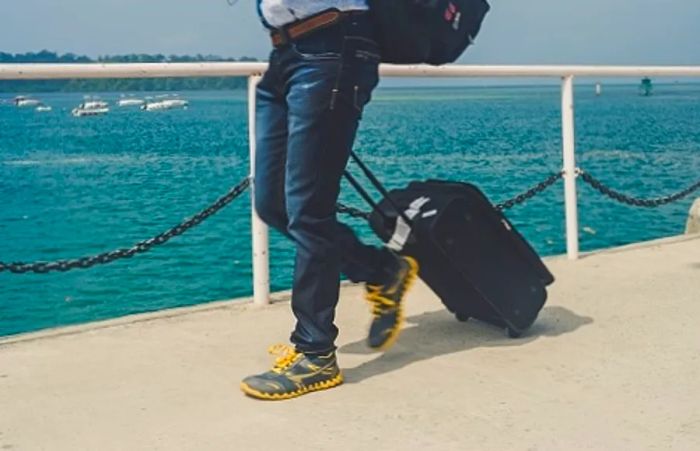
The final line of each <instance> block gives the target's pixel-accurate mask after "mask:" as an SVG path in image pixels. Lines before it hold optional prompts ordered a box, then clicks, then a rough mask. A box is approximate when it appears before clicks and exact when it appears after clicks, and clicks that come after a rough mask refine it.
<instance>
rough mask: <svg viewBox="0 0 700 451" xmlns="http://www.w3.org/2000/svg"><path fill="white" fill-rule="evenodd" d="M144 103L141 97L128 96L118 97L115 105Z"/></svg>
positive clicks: (138, 104) (139, 104)
mask: <svg viewBox="0 0 700 451" xmlns="http://www.w3.org/2000/svg"><path fill="white" fill-rule="evenodd" d="M144 103H146V101H145V100H143V99H136V98H133V97H129V98H124V99H119V101H118V102H117V105H118V106H120V107H125V106H141V105H143V104H144Z"/></svg>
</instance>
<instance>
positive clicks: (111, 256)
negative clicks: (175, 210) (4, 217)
mask: <svg viewBox="0 0 700 451" xmlns="http://www.w3.org/2000/svg"><path fill="white" fill-rule="evenodd" d="M249 186H250V178H248V177H246V178H244V179H243V180H241V182H239V183H238V185H236V186H234V187H233V188H231V190H229V192H228V193H226V194H225V195H223V196H222V197H220V198H219V199H217V201H216V202H214V203H213V204H211V205H210V206H209V207H207V208H206V209H204V210H202V211H201V212H199V213H197V214H196V215H194V216H192V217H191V218H189V219H186V220H184V221H183V222H181V223H180V224H178V225H176V226H175V227H173V228H171V229H169V230H166V231H165V232H163V233H161V234H160V235H156V236H155V237H153V238H150V239H147V240H143V241H140V242H138V243H136V244H135V245H134V246H132V247H131V248H128V249H117V250H115V251H111V252H104V253H102V254H99V255H95V256H91V257H82V258H78V259H75V260H59V261H56V262H35V263H3V262H0V272H3V271H10V272H12V273H16V274H21V273H26V272H35V273H40V274H43V273H47V272H50V271H61V272H65V271H68V270H71V269H75V268H89V267H91V266H94V265H98V264H105V263H111V262H113V261H115V260H119V259H122V258H130V257H133V256H134V255H136V254H141V253H144V252H147V251H148V250H150V249H151V248H153V247H154V246H157V245H159V244H163V243H166V242H167V241H168V240H170V239H171V238H173V237H176V236H178V235H182V234H183V233H185V232H186V231H187V230H189V229H191V228H192V227H194V226H196V225H198V224H200V223H201V222H202V221H204V220H205V219H207V218H208V217H210V216H212V215H213V214H214V213H216V212H218V211H219V210H221V209H222V208H224V207H225V206H226V205H228V204H229V203H231V201H233V200H234V199H235V198H237V197H238V196H240V195H241V194H243V193H244V192H245V190H246V189H248V187H249Z"/></svg>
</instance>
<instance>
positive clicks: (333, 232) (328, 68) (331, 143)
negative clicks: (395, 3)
mask: <svg viewBox="0 0 700 451" xmlns="http://www.w3.org/2000/svg"><path fill="white" fill-rule="evenodd" d="M378 63H379V55H378V49H377V44H376V43H375V42H374V40H373V34H372V27H371V25H370V22H369V20H368V17H367V15H366V14H357V15H353V16H350V17H347V18H345V19H344V20H343V21H342V22H340V23H338V24H336V25H333V26H332V27H329V28H326V29H323V30H320V31H317V32H315V33H312V34H310V35H308V36H307V37H304V38H302V39H299V40H297V41H295V42H293V43H291V44H288V45H286V46H284V47H280V48H277V49H274V50H273V51H272V54H271V56H270V66H269V69H268V71H267V72H266V73H265V75H264V77H263V79H262V80H261V82H260V84H259V85H258V89H257V93H256V94H257V105H256V108H257V113H256V114H257V117H256V120H257V130H256V133H257V142H256V146H257V156H256V161H255V174H254V176H255V188H256V191H255V208H256V210H257V213H258V215H259V216H260V218H261V219H262V220H263V221H264V222H265V223H267V224H268V225H270V226H271V227H273V228H275V229H276V230H278V231H280V232H281V233H283V234H284V235H286V236H287V237H288V238H290V239H291V240H292V241H293V242H294V244H295V245H296V260H295V267H294V282H293V291H292V310H293V312H294V315H295V317H296V320H297V322H296V327H295V329H294V331H293V332H292V335H291V341H292V343H293V344H294V345H295V347H296V349H297V350H298V351H300V352H305V353H321V352H327V351H329V350H333V349H335V344H334V342H335V339H336V337H337V335H338V329H337V328H336V327H335V325H334V318H335V307H336V304H337V303H338V295H339V287H340V274H341V272H342V273H343V274H345V275H346V277H348V278H349V279H350V280H352V281H354V282H368V283H372V284H381V283H383V282H384V281H385V280H386V279H387V278H388V277H390V274H391V271H392V270H393V268H394V267H395V265H396V259H395V257H394V256H393V255H392V254H391V253H389V251H387V250H385V249H382V248H376V247H372V246H368V245H365V244H363V243H362V242H360V241H359V240H358V238H357V237H356V236H355V234H354V233H353V231H352V230H351V229H350V228H349V227H348V226H347V225H345V224H342V223H339V222H338V221H337V219H336V213H335V205H336V201H337V199H338V194H339V191H340V179H341V177H342V174H343V170H344V168H345V166H346V164H347V162H348V158H349V153H350V150H351V148H352V145H353V141H354V139H355V134H356V132H357V128H358V124H359V121H360V118H361V115H362V109H363V107H364V106H365V105H366V104H367V102H369V100H370V95H371V93H372V90H373V89H374V88H375V86H376V85H377V82H378V72H377V69H378Z"/></svg>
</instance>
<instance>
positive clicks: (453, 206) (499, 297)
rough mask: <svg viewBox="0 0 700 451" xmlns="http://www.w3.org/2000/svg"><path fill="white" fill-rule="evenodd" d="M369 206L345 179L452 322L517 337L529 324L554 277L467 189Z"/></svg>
mask: <svg viewBox="0 0 700 451" xmlns="http://www.w3.org/2000/svg"><path fill="white" fill-rule="evenodd" d="M352 158H353V159H354V160H355V162H356V163H357V164H358V165H359V167H360V168H361V169H362V170H363V172H364V173H365V175H366V176H367V177H368V178H369V179H370V180H371V181H372V183H373V184H374V186H375V187H376V188H377V189H378V190H379V191H380V192H381V193H382V195H383V196H384V198H383V200H382V201H381V202H380V203H379V204H376V203H374V202H373V201H372V199H371V198H370V196H369V195H368V194H367V192H366V191H365V190H364V189H363V188H362V187H361V186H360V185H359V183H358V182H357V180H356V179H354V178H353V177H352V175H350V174H349V173H346V177H347V178H348V180H349V181H350V182H351V184H352V185H353V186H354V187H355V189H357V190H358V192H359V193H360V194H361V195H362V197H363V198H364V199H365V200H366V201H367V202H369V203H370V205H372V207H373V211H372V214H371V217H370V225H371V227H372V229H373V230H374V232H375V233H376V234H377V235H378V236H379V237H380V238H381V239H382V240H383V241H384V242H385V243H386V244H387V246H388V247H389V248H391V249H393V250H394V251H396V252H398V253H400V254H404V255H410V256H412V257H414V258H416V260H418V263H419V264H420V277H421V279H423V281H425V282H426V283H427V284H428V286H430V288H431V289H432V290H433V291H434V292H435V293H436V294H437V295H438V296H439V297H440V299H441V300H442V302H443V303H444V304H445V306H446V307H447V309H448V310H449V311H450V312H452V313H454V314H455V316H456V317H457V319H459V320H460V321H466V320H467V319H469V318H475V319H478V320H481V321H484V322H487V323H490V324H493V325H495V326H498V327H501V328H504V329H505V330H506V332H507V333H508V335H509V336H511V337H518V336H520V335H521V334H522V333H523V332H525V330H527V329H528V328H529V327H530V326H531V325H532V323H533V322H534V321H535V319H536V318H537V315H538V313H539V311H540V310H541V309H542V306H543V305H544V303H545V301H546V299H547V291H546V287H547V285H549V284H551V283H552V282H553V281H554V277H553V276H552V274H551V273H550V272H549V271H548V270H547V268H546V267H545V265H544V264H543V263H542V260H541V259H540V258H539V256H538V255H537V253H536V252H535V251H534V250H533V249H532V247H531V246H530V245H529V244H528V243H527V241H525V239H524V238H523V237H522V236H521V235H520V234H519V233H518V232H517V230H515V228H514V227H513V225H512V224H511V223H510V222H509V221H508V220H507V219H506V218H505V216H503V215H502V214H501V213H500V212H499V211H498V210H496V209H495V208H494V206H493V205H492V204H491V202H489V200H488V199H487V198H486V196H485V195H484V194H483V193H482V192H481V191H480V190H479V189H478V188H476V187H475V186H474V185H471V184H468V183H458V182H445V181H437V180H429V181H425V182H412V183H410V184H409V185H408V186H407V187H406V188H403V189H398V190H392V191H391V192H387V191H386V190H385V189H384V188H383V186H382V185H381V183H379V181H378V180H377V179H376V178H375V177H374V175H373V174H372V173H371V171H369V169H368V168H367V167H366V166H365V165H364V164H363V163H362V161H360V160H359V158H358V157H357V156H356V155H355V154H354V153H353V154H352Z"/></svg>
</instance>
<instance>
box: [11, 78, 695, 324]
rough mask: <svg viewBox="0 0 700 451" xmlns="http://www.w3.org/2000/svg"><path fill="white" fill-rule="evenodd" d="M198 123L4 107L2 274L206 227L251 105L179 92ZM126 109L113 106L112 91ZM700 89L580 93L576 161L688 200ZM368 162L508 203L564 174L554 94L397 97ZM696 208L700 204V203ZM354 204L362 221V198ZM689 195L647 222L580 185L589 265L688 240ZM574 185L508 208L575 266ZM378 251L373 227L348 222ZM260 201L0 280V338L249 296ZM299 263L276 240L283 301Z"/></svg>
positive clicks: (367, 152)
mask: <svg viewBox="0 0 700 451" xmlns="http://www.w3.org/2000/svg"><path fill="white" fill-rule="evenodd" d="M183 96H184V97H186V98H187V99H189V100H190V102H191V104H190V108H189V109H188V110H187V111H165V112H150V113H147V112H142V111H139V110H137V109H117V108H113V110H112V112H111V113H110V114H109V115H107V116H104V117H89V118H73V117H71V115H70V109H71V108H72V107H74V106H75V105H77V104H78V103H80V102H81V100H82V96H81V95H77V94H52V95H42V96H41V98H42V99H43V100H44V101H45V102H46V103H48V104H50V105H52V106H53V111H52V112H48V113H36V112H34V111H33V110H30V109H17V108H15V107H13V106H10V105H7V104H5V105H0V261H4V262H11V261H34V260H56V259H67V258H76V257H80V256H84V255H91V254H95V253H100V252H103V251H108V250H113V249H116V248H120V247H129V246H131V245H132V244H133V243H135V242H137V241H139V240H141V239H144V238H147V237H151V236H153V235H156V234H158V233H160V232H161V231H163V230H165V229H167V228H169V227H171V226H172V225H174V224H177V223H178V222H180V221H181V220H182V219H183V218H185V217H188V216H191V215H192V214H194V213H196V212H198V211H199V210H200V209H202V208H203V207H204V206H206V205H207V204H208V203H209V202H211V201H212V200H214V199H216V198H217V197H218V196H220V195H221V194H223V193H225V192H226V191H227V190H228V188H229V187H230V186H232V185H233V184H235V183H237V182H238V181H239V180H241V179H242V178H243V177H244V176H245V175H246V174H247V171H248V144H247V128H246V117H247V116H246V115H247V112H246V103H245V93H244V92H206V93H201V92H197V93H194V92H192V93H183ZM102 98H103V99H104V100H109V101H114V100H116V99H117V98H118V95H116V94H103V95H102ZM698 124H700V85H658V86H657V87H656V91H655V95H654V96H653V97H649V98H643V97H639V96H638V95H637V87H636V86H635V85H632V84H630V85H608V86H605V87H604V93H603V96H601V97H596V96H595V95H594V92H593V86H591V85H581V86H578V87H577V95H576V145H577V163H578V165H579V166H580V167H582V168H584V169H586V170H587V171H589V172H590V173H591V174H593V175H594V176H596V177H598V178H599V179H601V180H603V181H604V182H606V183H607V184H608V185H610V186H612V187H614V188H615V189H618V190H619V191H622V192H625V193H629V194H631V195H635V196H640V197H656V196H660V195H665V194H669V193H673V192H676V191H678V190H680V189H682V188H685V187H686V186H688V185H690V184H691V183H694V182H695V181H697V180H698V179H699V178H700V126H699V125H698ZM356 150H357V151H358V152H359V153H360V154H362V155H363V156H364V158H365V160H366V162H367V163H368V164H369V165H370V166H371V167H372V168H373V169H374V170H375V171H376V172H377V173H378V174H379V175H380V176H381V178H382V179H383V180H384V181H385V182H386V184H387V185H388V186H389V187H400V186H402V185H404V184H406V183H407V182H408V181H410V180H415V179H426V178H442V179H453V180H466V181H470V182H473V183H476V184H477V185H479V186H480V187H482V189H483V190H484V191H485V192H486V194H487V195H488V196H489V197H490V198H491V199H492V200H493V201H494V202H498V201H502V200H505V199H507V198H509V197H511V196H513V195H515V194H517V193H519V192H521V191H523V190H524V189H527V188H529V187H530V186H532V185H533V184H535V183H537V182H539V181H540V180H541V179H543V178H545V177H546V176H547V175H549V174H550V173H552V172H554V171H558V170H559V169H560V167H561V164H562V163H561V116H560V95H559V88H558V87H557V86H531V87H464V88H415V89H413V88H411V89H409V88H384V89H380V90H378V91H377V92H376V93H375V99H374V101H373V102H372V103H371V104H370V106H369V107H368V108H367V110H366V112H365V114H364V118H363V121H362V125H361V131H360V134H359V138H358V141H357V145H356ZM697 195H700V193H698V194H697ZM342 200H343V201H345V202H346V203H349V204H352V205H355V206H358V207H362V208H365V207H364V205H363V204H362V202H361V200H360V199H359V198H358V196H357V195H355V194H354V193H353V192H352V191H351V189H350V188H349V187H348V186H345V187H344V189H343V193H342ZM691 202H692V196H691V198H688V199H684V200H682V201H680V202H677V203H674V204H671V205H667V206H663V207H661V208H656V209H641V208H633V207H628V206H625V205H621V204H618V203H615V202H613V201H611V200H609V199H606V198H604V197H602V196H601V195H599V194H598V193H597V192H595V191H593V190H592V189H590V188H589V187H588V186H587V185H585V184H583V183H580V184H579V217H580V218H579V219H580V225H581V228H582V232H581V247H582V249H583V250H591V249H598V248H605V247H610V246H616V245H621V244H625V243H631V242H637V241H642V240H649V239H653V238H658V237H663V236H670V235H675V234H679V233H682V232H683V229H684V225H685V219H686V216H687V212H688V209H689V207H690V204H691ZM563 208H564V207H563V184H562V183H561V182H559V183H558V184H556V185H555V186H554V187H552V188H550V189H549V190H548V191H546V192H545V193H543V194H541V195H539V196H537V197H536V198H534V199H532V200H530V201H528V202H527V203H525V204H524V205H521V206H517V207H515V208H513V209H512V210H510V211H508V216H509V217H510V218H511V220H512V221H513V222H514V223H515V224H516V226H517V227H519V229H520V231H521V232H522V233H523V234H524V235H525V237H526V238H527V239H529V240H530V241H531V242H532V243H533V245H534V246H535V248H536V249H537V250H538V251H539V252H540V253H541V254H543V255H553V254H561V253H564V252H565V236H564V214H563ZM349 222H351V223H352V225H353V226H354V227H355V228H356V230H357V231H358V233H360V234H361V235H362V236H363V237H365V238H366V239H367V240H369V241H373V242H376V240H375V239H374V238H373V237H372V234H371V232H370V231H369V229H368V228H367V226H366V225H364V224H362V222H360V221H357V220H352V221H349ZM249 224H250V202H249V199H248V196H247V195H245V196H243V197H242V198H240V199H238V200H236V201H235V202H234V203H233V204H232V205H230V206H229V207H227V208H226V209H225V210H223V211H222V212H220V213H219V214H218V215H216V216H214V217H212V218H210V219H208V220H207V221H206V222H205V223H203V224H201V225H200V226H198V227H197V228H195V229H193V230H191V231H190V232H188V233H186V234H185V235H183V236H181V237H179V238H176V239H173V240H172V241H170V242H169V243H167V244H166V245H164V246H160V247H158V248H155V249H153V250H152V251H151V252H149V253H147V254H144V255H140V256H137V257H134V258H132V259H128V260H121V261H118V262H115V263H112V264H109V265H104V266H97V267H95V268H92V269H88V270H74V271H71V272H68V273H51V274H44V275H36V274H24V275H15V274H9V273H7V272H4V273H0V335H9V334H16V333H21V332H26V331H32V330H38V329H42V328H48V327H55V326H60V325H66V324H74V323H82V322H87V321H93V320H98V319H104V318H112V317H118V316H122V315H126V314H130V313H136V312H145V311H153V310H159V309H164V308H168V307H175V306H183V305H192V304H198V303H204V302H208V301H213V300H221V299H229V298H236V297H241V296H247V295H250V294H251V291H252V288H251V249H250V230H249ZM293 255H294V249H293V247H292V246H291V245H290V244H289V243H288V242H286V241H285V240H284V239H282V238H281V237H280V236H279V235H277V234H274V233H273V234H272V236H271V257H272V258H271V264H272V267H271V271H272V272H271V275H272V289H273V290H281V289H286V288H289V287H290V284H291V273H292V261H293Z"/></svg>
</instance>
